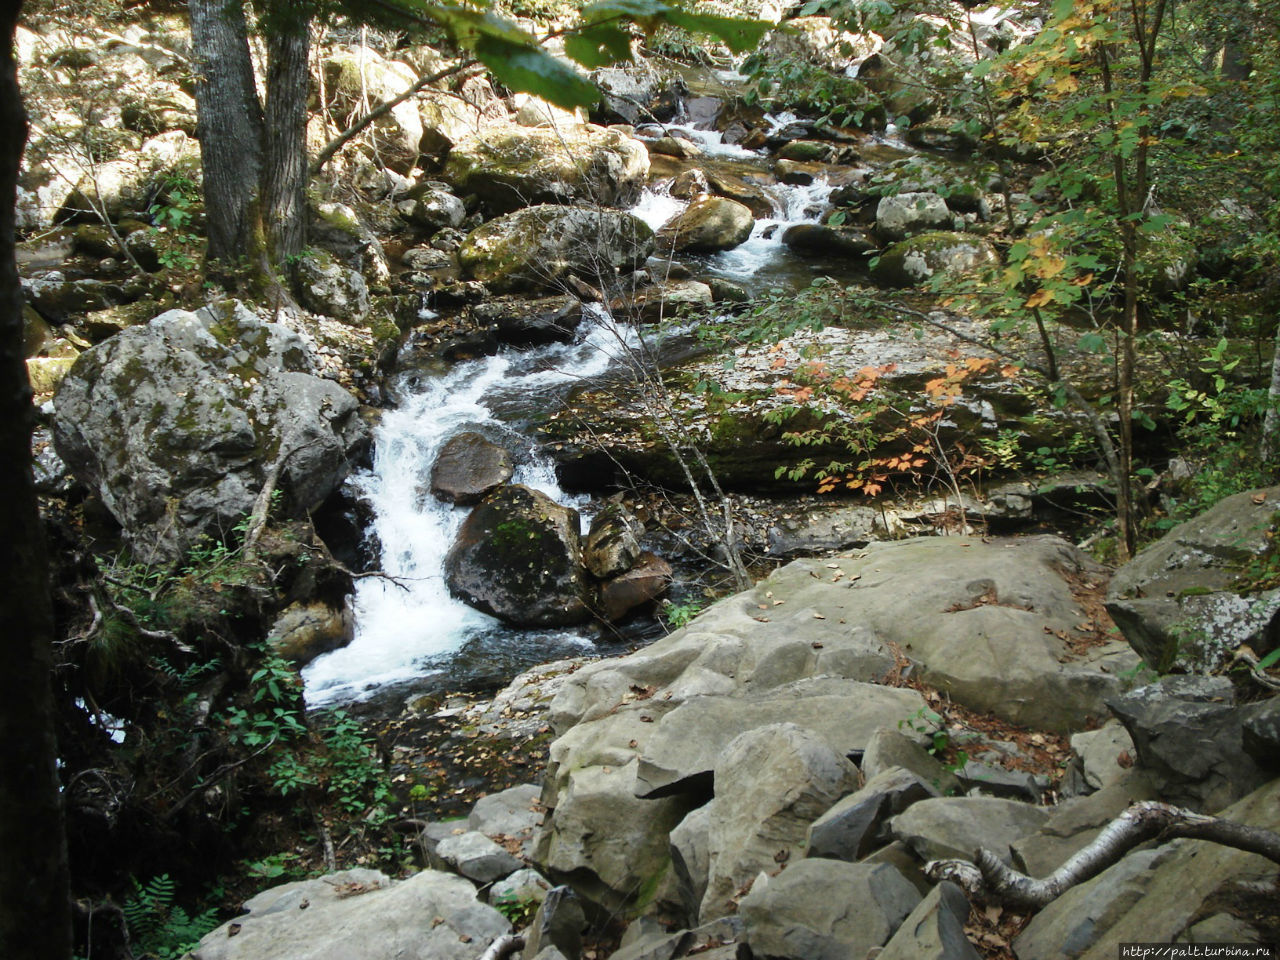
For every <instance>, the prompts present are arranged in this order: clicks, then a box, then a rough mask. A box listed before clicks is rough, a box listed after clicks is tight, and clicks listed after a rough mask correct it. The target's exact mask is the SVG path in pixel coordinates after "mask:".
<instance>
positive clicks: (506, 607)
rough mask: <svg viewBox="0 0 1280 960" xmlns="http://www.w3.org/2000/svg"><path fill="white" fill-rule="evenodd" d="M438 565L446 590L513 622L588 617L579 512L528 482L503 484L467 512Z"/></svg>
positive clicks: (559, 622) (551, 623) (557, 622)
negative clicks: (441, 562) (524, 484)
mask: <svg viewBox="0 0 1280 960" xmlns="http://www.w3.org/2000/svg"><path fill="white" fill-rule="evenodd" d="M444 565H445V581H446V582H447V583H448V585H449V589H450V591H452V592H453V593H454V594H455V595H456V596H459V597H461V598H462V599H463V600H465V601H466V602H467V603H469V604H470V605H471V606H473V607H475V608H476V609H478V610H483V611H484V612H485V613H489V614H492V615H493V616H495V617H499V618H500V619H502V620H506V621H507V622H508V623H511V624H514V625H516V626H523V627H555V626H567V625H569V624H575V623H582V622H584V621H586V620H587V619H589V617H590V611H589V610H588V608H587V604H586V596H587V585H586V579H585V576H584V571H583V567H582V545H581V539H580V534H579V531H578V511H577V510H574V509H572V508H570V507H562V506H560V505H559V504H557V503H556V502H555V501H553V500H552V499H551V498H550V497H548V496H547V495H546V494H544V493H541V492H539V491H537V490H532V489H530V488H529V487H525V486H522V485H520V484H512V485H510V486H506V487H501V488H499V489H498V490H497V491H495V492H494V493H493V494H491V495H490V496H489V498H488V499H487V500H485V501H484V502H482V503H481V504H480V505H479V506H477V507H476V508H475V509H474V510H472V511H471V514H470V515H469V516H468V517H467V519H466V521H465V522H464V523H463V524H462V529H461V530H459V531H458V537H457V539H456V540H455V541H454V544H453V546H452V547H451V548H450V549H449V553H448V555H447V556H446V557H445V561H444Z"/></svg>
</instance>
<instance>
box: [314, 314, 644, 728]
mask: <svg viewBox="0 0 1280 960" xmlns="http://www.w3.org/2000/svg"><path fill="white" fill-rule="evenodd" d="M586 324H589V330H588V332H587V335H586V336H585V337H584V338H583V339H582V340H581V341H580V342H578V343H575V344H571V345H556V346H552V347H545V348H540V349H537V350H526V351H516V350H510V351H504V352H503V353H501V354H499V355H497V356H493V357H484V358H481V359H478V360H471V361H467V362H464V363H461V364H458V365H457V366H455V367H453V368H452V369H451V370H450V371H449V372H448V373H447V374H445V375H443V376H439V377H436V378H433V379H428V378H424V379H423V381H422V383H421V385H420V388H419V389H418V392H416V393H413V394H412V395H410V396H408V397H407V398H406V399H405V400H404V402H403V403H402V405H401V406H400V407H399V408H398V409H394V410H388V411H386V413H385V414H384V415H383V417H382V419H381V421H380V422H379V424H378V427H377V429H376V431H375V437H374V444H375V446H374V463H373V469H372V471H370V472H368V473H365V474H362V475H361V476H359V477H357V478H355V480H354V481H353V483H354V484H355V485H356V486H357V488H358V490H359V492H360V494H361V495H362V496H363V497H364V498H365V499H367V500H368V502H369V504H370V506H371V507H372V510H373V514H374V524H373V533H374V534H375V536H376V537H377V538H378V541H379V543H380V544H381V548H382V561H381V566H382V570H383V571H384V572H385V573H387V574H389V575H390V576H392V577H395V578H396V579H397V581H398V583H396V582H392V581H391V580H387V579H382V578H365V579H362V580H359V581H358V582H357V587H356V595H355V601H354V607H355V615H356V636H355V640H354V641H353V642H352V643H351V644H350V645H349V646H347V647H344V648H342V649H341V650H335V651H334V652H332V653H329V654H326V655H324V656H322V657H320V658H318V659H316V660H315V661H313V662H312V663H311V664H310V665H308V666H307V668H306V669H305V670H304V671H303V674H302V676H303V681H304V683H305V689H306V697H307V703H308V705H309V706H312V707H316V706H323V705H326V704H332V703H336V702H342V701H350V700H358V699H361V698H363V697H365V696H368V695H370V694H372V693H375V692H376V691H377V689H378V688H380V687H383V686H386V685H388V684H393V683H397V682H402V681H406V680H412V679H414V678H420V677H424V676H429V675H430V674H431V673H432V672H437V673H438V672H441V668H440V667H436V668H434V670H433V668H432V667H430V666H429V663H430V662H431V661H433V660H435V661H437V662H439V660H440V658H442V657H443V656H445V655H447V654H450V653H452V652H454V651H457V650H458V649H459V648H461V647H462V646H463V644H465V643H466V642H467V641H468V640H471V639H473V638H475V637H477V636H479V635H482V634H485V633H491V632H494V631H497V630H501V629H502V627H501V624H500V623H499V622H498V621H497V620H495V619H494V618H492V617H489V616H487V615H485V614H483V613H480V612H479V611H477V610H473V609H472V608H470V607H468V606H467V605H466V604H464V603H462V602H461V601H458V600H455V599H454V598H453V597H451V596H450V595H449V591H448V588H447V587H446V586H445V582H444V576H443V565H444V557H445V554H446V553H447V552H448V549H449V547H450V545H451V544H452V543H453V539H454V537H455V535H456V534H457V532H458V528H459V527H460V526H461V525H462V521H463V520H464V519H465V518H466V515H467V513H468V509H469V508H466V507H454V506H452V505H450V504H447V503H443V502H441V501H439V500H437V499H436V498H435V497H433V496H432V495H431V493H430V491H429V489H428V485H429V482H428V481H429V477H430V473H431V466H432V464H433V463H434V462H435V458H436V454H437V452H438V451H439V449H440V447H441V446H442V445H443V444H444V443H445V442H446V441H447V440H448V439H449V438H450V437H452V436H453V435H454V434H456V433H459V432H461V431H463V430H477V429H478V430H480V431H481V432H485V433H487V434H489V435H495V434H501V433H510V434H511V440H512V441H513V442H512V443H510V444H508V445H509V446H510V447H511V448H512V449H513V450H515V451H520V450H521V449H522V448H524V447H526V446H527V445H526V443H525V441H524V440H523V439H522V438H521V437H520V436H519V435H518V434H515V433H513V432H512V431H510V429H509V428H507V427H506V426H505V425H503V424H502V423H501V422H500V421H499V420H498V419H497V417H496V416H495V415H494V408H495V407H496V406H498V405H501V404H502V403H504V402H515V401H520V402H522V403H528V401H529V400H530V398H531V397H537V396H538V395H539V394H544V393H545V394H546V395H547V397H548V402H554V398H555V397H556V396H558V395H559V393H558V391H557V388H560V390H561V391H562V390H563V388H564V387H565V386H566V385H568V384H572V383H576V382H579V381H581V380H583V379H589V378H591V377H595V376H599V375H600V374H602V373H604V372H605V370H606V369H607V368H608V366H609V364H610V362H611V358H612V357H613V356H616V355H617V353H618V351H619V350H620V349H621V347H622V344H623V343H624V342H625V341H626V339H627V338H628V337H630V336H631V334H629V333H627V332H625V331H619V330H617V329H615V328H614V327H613V325H612V321H611V320H609V319H608V318H607V317H594V318H591V319H589V320H588V321H584V325H586ZM517 460H518V466H517V468H516V474H515V477H514V478H513V480H514V482H516V483H523V484H525V485H526V486H529V487H533V488H535V489H537V490H541V491H542V492H543V493H545V494H547V495H548V496H550V497H551V498H552V499H554V500H556V501H557V502H560V503H570V504H572V503H573V502H574V501H573V498H571V497H569V496H567V495H566V494H565V493H564V491H562V490H561V489H560V488H559V487H558V486H557V484H556V479H555V473H554V471H553V469H552V466H551V464H550V463H549V462H548V461H546V460H542V459H538V458H536V457H533V456H532V455H530V454H529V452H528V451H527V450H526V451H525V455H524V456H523V457H520V456H519V455H517ZM519 460H523V461H524V462H519ZM556 639H557V640H559V641H562V642H563V643H566V644H569V645H581V646H584V647H585V646H588V645H589V642H588V641H587V640H585V639H583V638H581V637H580V636H579V635H578V634H576V633H574V632H573V631H563V632H560V633H559V634H558V635H557V638H556Z"/></svg>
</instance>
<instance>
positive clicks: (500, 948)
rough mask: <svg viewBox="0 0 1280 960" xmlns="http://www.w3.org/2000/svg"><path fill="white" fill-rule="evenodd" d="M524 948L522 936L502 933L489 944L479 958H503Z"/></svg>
mask: <svg viewBox="0 0 1280 960" xmlns="http://www.w3.org/2000/svg"><path fill="white" fill-rule="evenodd" d="M523 949H524V937H522V936H520V935H519V934H515V933H504V934H503V935H502V936H500V937H499V938H498V939H497V940H495V941H493V943H491V944H489V949H487V950H486V951H485V952H484V953H482V954H480V957H479V960H505V958H506V957H509V956H511V955H512V954H514V953H515V952H516V951H517V950H523Z"/></svg>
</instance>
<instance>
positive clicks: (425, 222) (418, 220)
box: [397, 186, 467, 235]
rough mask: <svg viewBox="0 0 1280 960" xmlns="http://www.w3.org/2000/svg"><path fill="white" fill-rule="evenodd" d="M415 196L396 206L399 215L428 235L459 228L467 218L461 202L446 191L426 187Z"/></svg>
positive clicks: (465, 209) (464, 207)
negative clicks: (450, 228)
mask: <svg viewBox="0 0 1280 960" xmlns="http://www.w3.org/2000/svg"><path fill="white" fill-rule="evenodd" d="M415 192H416V193H417V195H416V196H412V197H411V198H410V199H408V200H405V201H403V203H402V204H400V205H398V206H397V209H399V210H400V212H401V215H402V216H403V217H404V218H405V219H406V220H408V221H409V223H411V224H413V226H415V227H418V228H419V229H420V230H422V231H423V232H425V233H427V234H428V235H430V234H433V233H436V232H437V231H440V230H445V229H447V228H449V227H460V226H462V221H463V220H465V219H466V218H467V208H466V206H465V205H464V204H463V202H462V201H461V200H460V199H459V198H458V197H455V196H454V195H453V194H452V193H449V192H448V191H447V190H441V189H438V188H435V187H431V186H427V187H425V188H424V189H422V190H421V191H415Z"/></svg>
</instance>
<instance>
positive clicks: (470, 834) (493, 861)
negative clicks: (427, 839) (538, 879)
mask: <svg viewBox="0 0 1280 960" xmlns="http://www.w3.org/2000/svg"><path fill="white" fill-rule="evenodd" d="M436 856H437V857H439V858H440V859H441V860H443V861H444V862H445V863H447V864H448V865H449V867H450V868H451V869H453V870H456V871H457V872H458V873H460V874H462V875H463V876H464V877H466V878H467V879H468V880H474V881H475V882H476V883H480V884H484V883H492V882H493V881H494V880H500V879H501V878H503V877H508V876H510V875H511V874H513V873H515V872H516V871H517V870H519V869H520V867H521V866H522V864H521V863H520V861H519V860H517V859H516V858H515V857H513V856H512V855H511V854H509V853H507V851H506V850H504V849H503V848H502V847H500V846H498V845H497V844H496V843H494V842H493V841H492V840H490V839H489V838H488V837H486V836H485V835H484V834H483V833H480V832H478V831H476V830H468V831H467V832H466V833H461V834H457V835H455V836H449V837H445V838H444V839H443V840H441V841H440V842H439V843H438V844H436Z"/></svg>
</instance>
